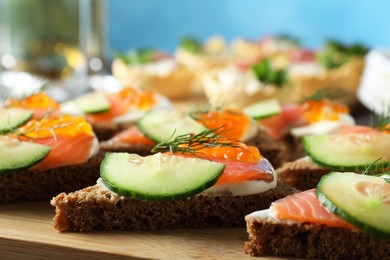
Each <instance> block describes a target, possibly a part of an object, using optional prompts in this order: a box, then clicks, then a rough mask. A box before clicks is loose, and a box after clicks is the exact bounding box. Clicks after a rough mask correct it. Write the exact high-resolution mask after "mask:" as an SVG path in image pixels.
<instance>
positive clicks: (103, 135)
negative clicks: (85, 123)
mask: <svg viewBox="0 0 390 260" xmlns="http://www.w3.org/2000/svg"><path fill="white" fill-rule="evenodd" d="M91 125H92V129H93V131H94V133H95V135H96V137H97V139H98V140H99V142H101V141H106V140H108V139H110V138H112V137H113V136H114V135H116V134H118V133H120V132H121V131H123V130H125V129H126V128H127V127H129V126H128V125H125V124H117V123H114V122H107V123H91Z"/></svg>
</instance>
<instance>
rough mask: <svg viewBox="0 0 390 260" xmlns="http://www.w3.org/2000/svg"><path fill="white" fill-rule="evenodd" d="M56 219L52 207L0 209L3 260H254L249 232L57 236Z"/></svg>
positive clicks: (20, 205)
mask: <svg viewBox="0 0 390 260" xmlns="http://www.w3.org/2000/svg"><path fill="white" fill-rule="evenodd" d="M53 216H54V207H52V206H50V204H49V203H48V202H24V203H14V204H8V205H1V206H0V259H26V258H27V259H70V258H71V259H129V258H138V259H139V258H146V259H253V258H250V257H249V256H247V255H245V254H244V253H243V247H244V243H245V241H246V240H247V237H248V235H247V233H246V230H245V228H229V229H182V230H164V231H156V232H121V231H117V232H105V231H99V232H92V233H59V232H57V231H56V230H55V229H54V227H53V222H52V218H53ZM257 259H259V258H257Z"/></svg>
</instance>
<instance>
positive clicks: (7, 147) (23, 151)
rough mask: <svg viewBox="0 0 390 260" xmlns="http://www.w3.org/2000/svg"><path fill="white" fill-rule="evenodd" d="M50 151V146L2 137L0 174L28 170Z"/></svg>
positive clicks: (0, 141) (0, 139)
mask: <svg viewBox="0 0 390 260" xmlns="http://www.w3.org/2000/svg"><path fill="white" fill-rule="evenodd" d="M50 150H51V147H50V146H46V145H42V144H36V143H31V142H21V141H19V140H16V139H10V138H7V137H2V138H0V158H2V159H1V160H0V173H10V172H14V171H19V170H24V169H28V168H30V167H31V166H33V165H35V164H37V163H39V162H40V161H42V160H43V159H44V158H45V157H46V156H47V155H48V154H49V152H50ZM4 158H6V159H5V160H4Z"/></svg>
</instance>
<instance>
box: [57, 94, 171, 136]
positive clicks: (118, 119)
mask: <svg viewBox="0 0 390 260" xmlns="http://www.w3.org/2000/svg"><path fill="white" fill-rule="evenodd" d="M170 107H171V103H170V101H169V100H168V99H167V98H166V97H164V96H162V95H160V94H157V93H155V92H153V91H144V90H138V89H135V88H131V87H126V88H122V89H121V90H120V91H118V92H100V91H94V92H90V93H88V94H86V95H84V96H81V97H78V98H76V99H73V100H70V101H68V102H65V103H63V104H62V105H61V112H62V113H66V114H72V115H80V116H84V117H85V119H86V120H87V121H88V122H90V123H91V124H92V126H93V129H94V131H95V133H96V135H97V137H98V139H99V140H107V139H109V138H111V137H112V136H114V135H115V134H117V133H118V132H120V131H122V130H124V129H126V128H127V127H129V126H131V125H134V124H135V123H136V122H137V120H138V119H139V118H140V117H142V116H143V115H144V114H145V113H146V112H147V111H149V110H151V109H155V108H170Z"/></svg>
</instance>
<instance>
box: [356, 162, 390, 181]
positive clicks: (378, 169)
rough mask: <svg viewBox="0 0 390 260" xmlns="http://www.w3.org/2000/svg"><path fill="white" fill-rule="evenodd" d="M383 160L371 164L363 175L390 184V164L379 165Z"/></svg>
mask: <svg viewBox="0 0 390 260" xmlns="http://www.w3.org/2000/svg"><path fill="white" fill-rule="evenodd" d="M380 160H382V159H377V160H375V161H374V162H373V163H372V164H370V165H369V166H368V167H367V168H366V169H365V170H364V171H363V172H362V174H363V175H371V176H376V177H381V178H384V179H385V181H387V182H390V163H388V164H387V165H386V164H377V162H379V161H380Z"/></svg>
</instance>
